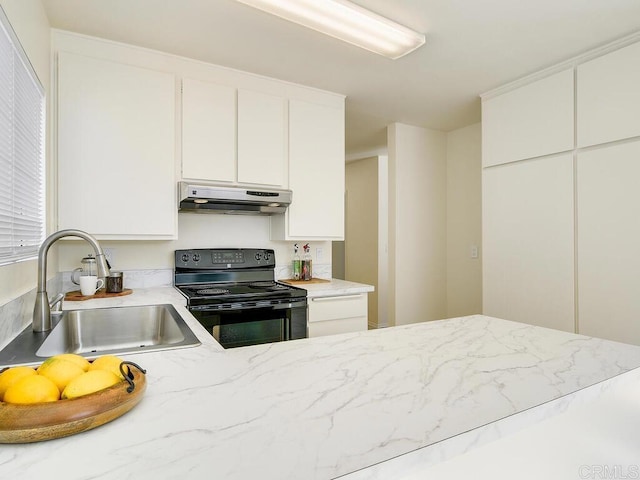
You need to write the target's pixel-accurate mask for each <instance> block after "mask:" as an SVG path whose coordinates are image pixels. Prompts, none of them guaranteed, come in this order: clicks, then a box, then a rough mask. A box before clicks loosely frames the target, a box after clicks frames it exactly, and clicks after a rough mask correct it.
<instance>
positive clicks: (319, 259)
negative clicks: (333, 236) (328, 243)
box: [316, 247, 324, 263]
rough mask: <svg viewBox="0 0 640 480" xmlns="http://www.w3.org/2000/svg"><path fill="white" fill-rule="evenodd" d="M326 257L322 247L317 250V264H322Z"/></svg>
mask: <svg viewBox="0 0 640 480" xmlns="http://www.w3.org/2000/svg"><path fill="white" fill-rule="evenodd" d="M323 257H324V250H323V249H322V248H320V247H318V248H316V262H318V263H322V261H323Z"/></svg>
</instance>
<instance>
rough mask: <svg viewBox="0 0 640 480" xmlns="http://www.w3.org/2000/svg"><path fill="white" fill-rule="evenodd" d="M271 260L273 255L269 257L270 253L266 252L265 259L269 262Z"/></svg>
mask: <svg viewBox="0 0 640 480" xmlns="http://www.w3.org/2000/svg"><path fill="white" fill-rule="evenodd" d="M270 258H271V255H269V252H264V259H265V260H266V261H267V262H268V261H269V259H270Z"/></svg>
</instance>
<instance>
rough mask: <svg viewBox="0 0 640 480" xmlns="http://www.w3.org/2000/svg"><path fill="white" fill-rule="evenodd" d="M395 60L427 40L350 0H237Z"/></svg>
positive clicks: (421, 35) (419, 34)
mask: <svg viewBox="0 0 640 480" xmlns="http://www.w3.org/2000/svg"><path fill="white" fill-rule="evenodd" d="M237 1H239V2H240V3H244V4H246V5H249V6H251V7H254V8H257V9H260V10H263V11H265V12H267V13H271V14H272V15H276V16H278V17H281V18H284V19H285V20H289V21H291V22H294V23H298V24H300V25H303V26H305V27H308V28H311V29H313V30H316V31H318V32H321V33H324V34H326V35H330V36H332V37H334V38H337V39H339V40H342V41H344V42H348V43H351V44H352V45H356V46H358V47H360V48H364V49H365V50H369V51H370V52H374V53H377V54H379V55H383V56H385V57H388V58H391V59H393V60H395V59H397V58H400V57H402V56H404V55H406V54H407V53H410V52H413V51H414V50H415V49H416V48H418V47H420V46H422V45H423V44H424V42H425V37H424V35H423V34H421V33H418V32H414V31H413V30H411V29H409V28H407V27H404V26H402V25H400V24H397V23H395V22H392V21H391V20H389V19H387V18H385V17H382V16H380V15H378V14H376V13H373V12H371V11H369V10H366V9H364V8H362V7H360V6H358V5H354V4H353V3H351V2H348V1H346V0H237Z"/></svg>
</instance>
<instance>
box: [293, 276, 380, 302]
mask: <svg viewBox="0 0 640 480" xmlns="http://www.w3.org/2000/svg"><path fill="white" fill-rule="evenodd" d="M296 287H300V288H304V289H305V290H306V291H307V297H308V298H317V297H333V296H341V295H355V294H358V293H368V292H373V290H374V287H373V285H367V284H364V283H357V282H350V281H348V280H340V279H338V278H332V279H331V281H329V282H326V283H309V284H306V283H302V282H301V283H296Z"/></svg>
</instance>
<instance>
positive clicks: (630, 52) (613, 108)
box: [577, 43, 640, 147]
mask: <svg viewBox="0 0 640 480" xmlns="http://www.w3.org/2000/svg"><path fill="white" fill-rule="evenodd" d="M638 65H640V43H636V44H634V45H630V46H628V47H625V48H621V49H620V50H616V51H615V52H612V53H609V54H607V55H603V56H602V57H599V58H596V59H595V60H591V61H590V62H586V63H584V64H582V65H580V66H578V73H577V76H578V89H577V97H578V125H577V127H578V128H577V130H578V131H577V134H578V146H579V147H585V146H588V145H596V144H599V143H605V142H611V141H613V140H619V139H623V138H629V137H635V136H637V135H640V122H639V121H638V118H640V67H638Z"/></svg>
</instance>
